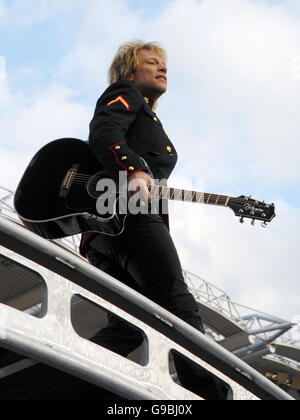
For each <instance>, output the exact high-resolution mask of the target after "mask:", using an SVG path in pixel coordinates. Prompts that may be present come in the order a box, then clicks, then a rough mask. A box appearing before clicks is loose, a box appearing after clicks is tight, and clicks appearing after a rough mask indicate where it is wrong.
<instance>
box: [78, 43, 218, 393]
mask: <svg viewBox="0 0 300 420" xmlns="http://www.w3.org/2000/svg"><path fill="white" fill-rule="evenodd" d="M109 82H110V86H109V87H108V88H107V89H106V91H105V92H104V93H103V95H102V96H101V97H100V99H99V100H98V102H97V105H96V110H95V114H94V117H93V119H92V121H91V124H90V136H89V143H90V146H91V147H92V149H93V150H94V152H95V154H96V156H97V157H98V159H99V161H100V163H101V165H102V167H103V168H104V169H105V170H106V171H107V173H108V174H109V176H110V177H111V178H112V179H114V180H115V181H116V182H117V181H118V178H119V171H124V173H125V174H126V176H127V179H128V184H131V185H132V181H133V182H134V188H135V189H140V190H141V192H142V193H143V196H144V199H145V201H147V199H148V200H149V201H150V200H151V195H150V193H149V191H148V189H147V184H151V177H152V176H153V177H154V179H158V180H161V179H168V177H169V176H170V174H171V172H172V170H173V168H174V166H175V164H176V161H177V154H176V151H175V147H174V145H173V144H172V143H171V141H170V139H169V138H168V136H167V134H166V133H165V131H164V129H163V126H162V124H161V122H160V120H159V119H158V117H157V115H156V114H155V112H154V109H155V108H156V104H157V100H158V99H159V98H160V96H161V95H163V94H164V93H165V92H166V90H167V66H166V53H165V51H164V50H163V49H162V48H161V47H160V46H158V45H157V44H156V43H147V44H144V43H143V42H141V41H137V42H131V43H127V44H124V45H122V46H121V47H120V48H119V50H118V53H117V55H116V57H115V58H114V60H113V63H112V65H111V67H110V71H109ZM163 210H164V209H163V207H162V206H160V209H159V214H144V213H143V212H140V213H139V214H136V215H133V214H129V215H128V217H127V219H126V224H125V230H124V231H123V233H122V234H121V235H119V236H115V237H110V236H105V235H101V234H84V235H83V238H82V242H81V253H82V255H84V256H86V257H87V258H88V260H89V262H90V263H91V264H93V265H94V266H96V267H98V268H99V269H101V270H103V271H105V272H106V273H108V274H110V275H111V276H113V277H115V278H116V279H118V280H120V281H122V282H123V283H125V284H126V285H128V286H129V287H131V288H133V289H135V290H137V291H138V292H140V293H142V294H143V295H144V296H146V297H148V298H149V299H151V300H152V301H154V302H156V303H158V304H159V305H161V306H162V307H164V308H165V309H167V310H169V311H170V312H172V313H174V314H175V315H177V316H178V317H179V318H181V319H183V320H184V321H186V322H187V323H189V324H190V325H191V326H193V327H195V328H196V329H198V330H199V331H201V332H203V333H204V327H203V323H202V320H201V317H200V315H199V313H198V305H197V303H196V301H195V299H194V297H193V295H192V294H191V293H190V292H189V291H188V288H187V286H186V284H185V282H184V279H183V274H182V268H181V264H180V261H179V258H178V254H177V251H176V249H175V246H174V244H173V241H172V238H171V236H170V233H169V230H168V227H169V225H168V223H169V222H168V214H165V212H164V211H163ZM93 341H94V342H96V343H99V344H100V345H102V346H103V347H106V348H108V349H110V350H112V351H115V352H117V353H119V354H121V355H123V356H125V357H126V356H127V355H128V354H130V353H131V352H132V351H133V350H134V349H136V348H137V347H139V346H140V344H141V342H142V338H141V336H140V334H139V333H137V331H136V330H134V329H132V328H130V327H129V326H127V325H125V323H123V322H122V321H121V320H119V319H118V318H116V317H114V316H109V317H108V324H107V327H106V328H104V329H103V330H101V331H100V332H99V333H98V334H97V335H96V336H95V337H94V338H93ZM174 361H175V365H176V368H177V373H178V376H179V378H180V380H181V382H182V384H183V385H184V386H186V387H188V388H189V389H191V390H193V391H194V392H203V387H204V388H205V391H204V394H205V392H207V397H208V398H209V397H211V398H214V397H216V398H217V394H216V391H215V389H214V384H212V383H211V381H209V380H206V383H205V386H204V382H203V383H202V384H201V383H200V384H199V377H198V378H196V379H194V380H193V372H192V369H189V368H188V367H187V366H186V363H185V364H184V363H183V362H182V361H181V360H180V359H179V358H178V357H176V356H174Z"/></svg>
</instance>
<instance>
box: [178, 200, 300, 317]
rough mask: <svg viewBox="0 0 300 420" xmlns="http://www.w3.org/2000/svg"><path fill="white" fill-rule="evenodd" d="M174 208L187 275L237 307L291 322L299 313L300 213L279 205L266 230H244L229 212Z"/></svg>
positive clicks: (190, 206) (201, 207) (188, 206)
mask: <svg viewBox="0 0 300 420" xmlns="http://www.w3.org/2000/svg"><path fill="white" fill-rule="evenodd" d="M171 208H172V212H171V218H170V219H171V232H172V235H173V237H174V241H175V243H176V245H177V248H178V252H179V255H180V257H181V260H182V265H183V266H184V267H185V268H186V269H188V270H189V271H191V272H194V273H198V274H199V275H201V277H203V278H205V279H206V280H207V281H209V282H211V283H213V284H215V285H216V286H217V287H220V288H221V289H223V290H225V291H226V292H227V293H228V294H229V296H230V297H231V299H232V300H233V301H236V302H239V303H241V304H244V305H248V306H252V307H254V308H257V309H260V310H261V311H265V312H269V313H271V314H277V315H278V316H282V317H286V318H287V319H291V317H292V316H293V315H294V314H295V313H297V311H298V312H299V278H298V271H299V270H298V267H299V263H298V259H299V257H298V254H299V250H298V246H297V244H298V242H299V235H300V211H299V210H295V209H294V208H292V207H291V206H289V205H288V204H287V203H284V202H278V203H277V206H276V213H277V217H276V218H275V219H274V220H273V221H272V222H271V224H270V225H269V226H268V228H267V229H262V228H261V227H260V226H259V222H257V224H256V226H254V227H252V226H251V225H250V221H246V222H245V223H244V224H243V225H241V224H240V223H239V222H238V218H236V217H235V216H234V213H233V212H231V210H228V209H225V208H216V207H212V206H204V205H196V204H186V203H184V204H183V205H178V204H173V205H172V206H171Z"/></svg>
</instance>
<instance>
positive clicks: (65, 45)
mask: <svg viewBox="0 0 300 420" xmlns="http://www.w3.org/2000/svg"><path fill="white" fill-rule="evenodd" d="M299 11H300V5H299V1H298V0H281V1H279V0H278V1H270V0H202V1H197V0H110V1H109V2H107V1H102V0H65V1H64V2H62V1H59V0H0V56H1V57H2V59H1V60H0V66H1V63H2V69H3V67H4V63H5V68H6V77H5V78H3V79H1V77H0V153H1V156H2V162H1V167H0V185H3V186H6V187H9V188H11V189H15V188H16V185H17V183H18V180H19V179H20V176H21V175H22V172H23V171H24V169H25V167H26V165H27V163H28V161H29V159H30V158H31V157H32V155H33V154H34V153H35V152H36V151H37V150H38V149H39V148H40V147H41V146H42V145H43V144H45V143H47V142H48V141H51V140H53V139H55V138H59V137H65V136H72V137H78V138H87V136H88V124H89V121H90V119H91V118H92V114H93V111H94V106H95V103H96V100H97V98H98V96H99V95H100V94H101V92H102V91H103V90H104V89H105V87H106V85H107V83H106V72H107V68H108V66H109V64H110V62H111V60H112V58H113V56H114V54H115V52H116V49H117V48H118V46H119V45H120V44H121V43H122V42H124V41H127V40H131V39H134V38H141V39H144V40H146V41H150V40H155V41H159V42H161V43H162V44H163V46H164V47H165V48H166V49H167V51H168V57H169V59H168V64H169V89H168V93H167V94H166V95H165V96H164V97H162V98H161V100H160V103H159V107H158V109H157V113H158V115H159V117H160V119H161V120H162V122H163V124H164V127H165V129H166V131H167V132H168V134H170V136H171V137H172V141H173V143H174V144H175V145H176V148H177V151H178V153H179V162H178V165H177V167H176V170H175V171H174V173H173V175H172V178H171V179H170V184H173V185H174V186H178V187H180V186H182V187H190V186H195V185H197V184H198V185H202V186H203V188H204V189H205V190H206V191H207V192H214V193H222V194H228V195H232V196H234V195H241V194H247V195H250V194H251V195H253V196H255V197H257V198H258V199H264V200H266V201H270V202H275V204H276V209H277V218H276V219H275V220H274V221H273V222H272V224H271V225H270V226H269V228H268V230H267V231H264V232H261V231H262V230H260V229H259V228H258V227H257V228H254V229H253V228H252V227H249V225H248V224H247V225H246V226H243V227H241V226H240V225H239V224H238V223H237V221H236V220H235V219H234V218H233V216H232V214H231V212H230V211H228V212H226V210H223V209H222V211H220V209H215V208H212V207H205V208H204V206H203V207H195V206H194V207H191V206H188V205H184V206H181V205H178V204H176V205H175V204H174V205H172V206H171V209H172V210H171V211H172V219H171V226H172V234H173V237H174V241H175V243H176V245H177V247H178V252H179V254H180V256H181V259H182V263H183V265H184V266H185V268H186V269H188V270H190V271H193V272H195V273H196V274H199V275H200V276H203V277H205V278H206V279H207V280H208V281H210V282H212V283H214V284H216V285H217V286H219V287H221V288H223V289H224V290H226V291H227V292H228V294H229V295H231V296H232V298H233V299H234V300H235V301H240V302H241V303H243V304H245V305H248V306H254V307H257V309H261V310H264V311H266V312H268V311H269V312H271V313H272V311H273V308H274V307H275V308H276V310H275V312H276V313H274V314H276V315H278V316H282V317H286V318H289V319H291V318H292V317H293V316H294V315H297V314H299V303H298V302H299V298H298V296H299V292H300V288H299V279H298V271H299V270H298V248H299V239H298V238H299V234H300V218H299V215H300V187H299V186H300V173H299V170H298V166H299V163H298V162H299V153H300V142H299V135H300V127H299V106H300V24H299V23H300V13H299ZM0 75H1V69H0ZM241 273H243V275H242V276H241ZM257 288H259V290H260V293H259V296H257ZM282 296H285V298H284V299H283V298H282ZM273 312H274V311H273Z"/></svg>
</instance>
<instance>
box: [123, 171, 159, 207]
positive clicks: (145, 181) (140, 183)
mask: <svg viewBox="0 0 300 420" xmlns="http://www.w3.org/2000/svg"><path fill="white" fill-rule="evenodd" d="M152 183H153V180H152V178H151V177H150V176H149V175H148V174H146V172H144V171H137V172H135V173H133V174H131V175H130V176H129V177H128V191H129V192H130V193H133V194H134V193H136V192H139V191H140V192H141V194H142V195H143V197H144V199H145V201H147V200H148V201H151V198H152V197H151V194H150V191H149V189H148V187H147V185H152ZM142 205H143V206H144V205H145V203H144V204H143V202H142Z"/></svg>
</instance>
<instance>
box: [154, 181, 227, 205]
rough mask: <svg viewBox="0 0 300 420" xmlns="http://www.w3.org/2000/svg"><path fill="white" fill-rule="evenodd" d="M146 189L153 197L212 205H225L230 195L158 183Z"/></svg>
mask: <svg viewBox="0 0 300 420" xmlns="http://www.w3.org/2000/svg"><path fill="white" fill-rule="evenodd" d="M148 189H149V191H150V193H151V194H152V196H153V197H156V198H165V199H167V200H177V201H187V202H190V203H202V204H211V205H214V206H225V207H226V206H227V205H228V202H229V200H230V197H229V196H227V195H218V194H209V193H204V192H198V191H189V190H182V189H178V188H169V187H163V186H159V185H149V186H148Z"/></svg>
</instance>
